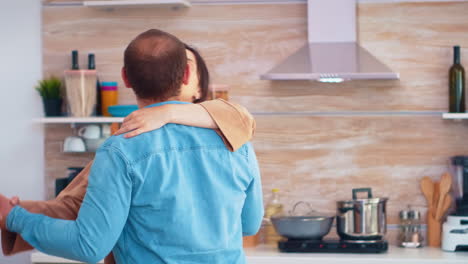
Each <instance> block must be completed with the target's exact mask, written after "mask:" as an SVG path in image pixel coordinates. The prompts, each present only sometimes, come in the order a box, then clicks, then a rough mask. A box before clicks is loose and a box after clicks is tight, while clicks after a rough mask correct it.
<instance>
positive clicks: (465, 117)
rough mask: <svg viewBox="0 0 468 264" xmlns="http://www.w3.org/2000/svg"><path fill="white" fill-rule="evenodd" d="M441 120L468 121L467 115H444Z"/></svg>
mask: <svg viewBox="0 0 468 264" xmlns="http://www.w3.org/2000/svg"><path fill="white" fill-rule="evenodd" d="M442 118H443V119H468V113H444V114H443V115H442Z"/></svg>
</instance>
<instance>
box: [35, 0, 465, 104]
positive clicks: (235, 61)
mask: <svg viewBox="0 0 468 264" xmlns="http://www.w3.org/2000/svg"><path fill="white" fill-rule="evenodd" d="M305 7H306V6H305V5H304V4H290V5H261V8H254V6H252V5H232V6H229V5H219V6H216V5H214V6H194V7H192V8H190V9H183V10H177V11H175V10H166V9H158V8H145V9H139V8H136V9H114V10H99V9H89V8H85V7H54V8H45V9H44V27H43V30H44V70H45V72H46V73H55V74H60V73H61V72H62V70H63V69H64V68H67V67H69V61H70V58H69V53H70V51H71V50H72V49H79V50H80V51H81V52H82V53H83V54H82V55H85V54H84V53H87V52H95V53H96V58H97V64H98V68H99V71H100V73H101V78H102V79H104V80H120V76H119V72H120V71H119V70H120V67H121V65H122V52H123V50H124V49H125V47H126V45H127V44H128V42H129V41H130V40H131V39H132V38H133V37H135V36H136V35H137V34H138V33H140V32H142V31H144V30H146V29H148V28H160V29H163V30H166V31H169V32H171V33H173V34H175V35H176V36H178V37H180V38H181V39H182V40H184V41H185V42H187V43H190V44H193V45H195V46H196V47H197V48H199V49H200V51H201V52H202V54H203V56H204V57H205V58H206V60H207V62H208V65H209V67H210V70H211V73H212V76H213V82H214V83H222V84H227V85H229V86H230V87H231V95H232V96H231V97H232V98H233V99H234V100H235V101H238V102H240V103H242V104H244V105H246V106H247V107H248V108H249V109H250V110H251V111H254V112H276V111H279V112H287V111H334V110H443V109H446V107H447V95H446V94H447V70H448V67H449V65H450V64H451V60H452V59H451V58H452V55H451V52H452V50H451V46H452V45H454V44H459V45H462V46H468V37H467V35H466V34H465V32H466V30H467V25H468V16H466V15H465V11H464V10H467V9H468V3H466V2H458V3H457V2H455V3H398V4H360V5H359V9H358V13H359V25H358V28H359V32H358V34H359V39H360V43H361V45H362V46H364V47H365V48H367V49H368V50H370V51H371V52H372V54H374V55H375V56H376V57H378V58H379V59H380V60H382V61H383V62H384V63H386V64H387V65H389V66H390V68H392V69H393V70H394V71H397V72H400V73H401V80H400V81H352V82H345V83H342V84H338V85H336V84H335V85H327V84H320V83H317V82H308V81H275V82H270V81H262V80H259V75H260V74H261V73H264V72H266V71H268V70H269V69H270V68H271V67H273V66H274V65H276V64H277V63H279V62H280V61H281V60H282V59H284V58H285V57H287V56H288V55H290V54H292V53H293V52H294V51H295V50H296V49H298V48H299V47H300V46H301V45H303V44H304V43H305V41H306V10H305ZM462 51H463V52H462V53H463V54H462V58H463V61H462V62H463V63H464V64H465V65H466V64H467V63H466V62H468V61H467V58H468V56H466V55H468V53H467V52H466V51H465V49H462ZM81 65H85V57H84V56H83V57H82V60H81ZM120 84H121V83H120ZM120 91H121V95H120V100H121V102H122V103H130V102H133V100H134V99H133V94H132V92H131V91H130V90H126V89H124V88H121V89H120Z"/></svg>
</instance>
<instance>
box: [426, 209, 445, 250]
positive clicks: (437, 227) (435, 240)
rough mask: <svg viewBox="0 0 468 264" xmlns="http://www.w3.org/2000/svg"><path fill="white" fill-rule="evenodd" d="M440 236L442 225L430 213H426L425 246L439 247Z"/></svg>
mask: <svg viewBox="0 0 468 264" xmlns="http://www.w3.org/2000/svg"><path fill="white" fill-rule="evenodd" d="M441 234H442V223H441V222H439V221H437V220H436V219H435V218H434V217H433V216H432V212H431V211H429V212H427V245H428V246H430V247H440V244H441V240H440V239H441Z"/></svg>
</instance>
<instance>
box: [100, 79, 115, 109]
mask: <svg viewBox="0 0 468 264" xmlns="http://www.w3.org/2000/svg"><path fill="white" fill-rule="evenodd" d="M101 100H102V102H101V106H102V115H103V116H111V114H109V111H108V110H107V108H108V107H109V106H113V105H116V104H117V100H118V92H117V82H102V83H101Z"/></svg>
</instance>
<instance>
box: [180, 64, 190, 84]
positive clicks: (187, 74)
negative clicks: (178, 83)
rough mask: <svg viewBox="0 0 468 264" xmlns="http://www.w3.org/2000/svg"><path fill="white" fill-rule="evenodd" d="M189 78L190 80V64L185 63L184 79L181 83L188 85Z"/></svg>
mask: <svg viewBox="0 0 468 264" xmlns="http://www.w3.org/2000/svg"><path fill="white" fill-rule="evenodd" d="M189 80H190V65H189V64H188V63H187V64H186V66H185V72H184V79H183V80H182V83H183V84H184V85H188V83H189Z"/></svg>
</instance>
